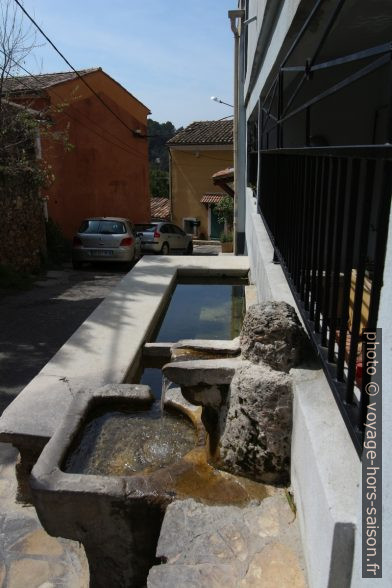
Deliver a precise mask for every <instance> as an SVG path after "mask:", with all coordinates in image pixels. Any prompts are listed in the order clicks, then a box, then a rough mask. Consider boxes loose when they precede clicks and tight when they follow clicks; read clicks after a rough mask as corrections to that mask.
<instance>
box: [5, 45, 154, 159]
mask: <svg viewBox="0 0 392 588" xmlns="http://www.w3.org/2000/svg"><path fill="white" fill-rule="evenodd" d="M0 51H1V52H2V53H3V55H5V53H4V51H3V50H2V49H1V48H0ZM11 60H12V61H13V63H14V64H15V65H16V66H17V67H20V69H22V70H23V71H24V72H26V73H27V74H28V75H29V76H30V77H32V78H33V79H34V80H36V81H38V82H39V84H41V87H42V88H43V89H45V88H46V86H45V85H44V84H43V83H42V81H41V80H40V79H39V77H38V76H35V75H34V74H32V73H31V72H29V71H28V70H27V69H26V68H25V67H23V65H21V64H20V63H18V62H17V61H15V59H12V58H11ZM8 75H9V76H10V77H11V78H13V79H14V80H18V82H19V83H20V84H21V85H22V86H24V87H25V88H26V89H27V90H30V91H31V87H30V86H28V85H27V84H25V83H24V82H23V81H22V79H21V78H20V77H17V76H14V75H12V74H8ZM51 91H52V92H53V94H55V95H56V96H57V97H58V98H60V99H61V100H64V97H63V96H61V95H60V94H58V93H57V92H56V91H55V90H53V88H52V89H51ZM69 107H70V108H73V106H72V104H70V105H69ZM62 114H65V115H66V116H68V117H69V118H70V119H71V120H74V121H76V122H77V123H78V124H80V125H82V126H84V127H85V128H86V129H87V130H88V131H90V132H91V133H94V134H95V135H97V136H98V137H100V138H101V139H103V140H104V141H107V142H108V143H110V144H111V145H114V146H115V147H117V148H118V149H122V150H123V151H125V152H127V153H129V155H133V156H135V157H139V158H141V159H144V158H143V156H142V155H141V154H140V153H138V152H137V151H134V150H132V148H131V147H130V146H129V145H127V143H125V142H124V141H123V140H122V139H120V138H119V137H117V136H116V135H114V134H113V133H111V132H110V131H108V130H106V129H104V128H103V127H101V126H100V125H97V124H96V123H95V122H94V121H93V120H91V119H90V118H89V117H88V116H86V115H85V114H81V113H79V112H78V114H79V115H80V114H81V116H84V117H85V118H86V119H87V120H88V121H89V122H91V123H92V124H93V125H95V126H96V127H97V128H98V129H101V130H102V131H103V132H104V133H108V134H109V135H111V136H112V137H114V138H115V139H116V141H120V143H123V144H124V145H125V146H126V148H124V147H122V146H121V145H118V144H117V143H113V141H111V140H110V139H108V138H107V137H105V136H103V135H101V134H100V133H98V132H97V131H96V130H94V129H92V128H90V127H88V126H87V125H86V124H85V123H83V121H81V120H80V119H78V118H76V117H75V116H72V115H71V114H70V113H69V112H67V111H65V110H64V111H63V112H62Z"/></svg>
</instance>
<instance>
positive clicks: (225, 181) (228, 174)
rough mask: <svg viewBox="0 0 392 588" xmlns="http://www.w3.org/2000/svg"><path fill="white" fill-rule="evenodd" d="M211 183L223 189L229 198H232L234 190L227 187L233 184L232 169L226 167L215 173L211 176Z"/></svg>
mask: <svg viewBox="0 0 392 588" xmlns="http://www.w3.org/2000/svg"><path fill="white" fill-rule="evenodd" d="M212 181H213V184H214V186H219V187H220V188H223V190H224V191H225V192H226V193H227V194H229V196H234V190H233V188H232V187H231V186H229V184H231V183H233V182H234V167H227V168H226V169H222V170H221V171H218V172H216V173H215V174H213V176H212Z"/></svg>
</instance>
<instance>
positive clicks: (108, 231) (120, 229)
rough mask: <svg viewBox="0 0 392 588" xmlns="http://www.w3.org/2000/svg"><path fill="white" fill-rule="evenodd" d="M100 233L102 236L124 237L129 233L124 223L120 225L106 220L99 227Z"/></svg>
mask: <svg viewBox="0 0 392 588" xmlns="http://www.w3.org/2000/svg"><path fill="white" fill-rule="evenodd" d="M99 232H100V233H101V234H102V235H122V234H124V233H126V232H127V231H126V228H125V225H124V223H120V222H118V221H109V220H104V221H101V224H100V226H99Z"/></svg>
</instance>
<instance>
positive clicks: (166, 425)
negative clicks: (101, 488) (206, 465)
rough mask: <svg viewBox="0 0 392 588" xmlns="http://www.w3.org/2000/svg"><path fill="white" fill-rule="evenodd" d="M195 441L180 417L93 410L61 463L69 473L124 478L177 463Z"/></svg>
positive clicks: (119, 409)
mask: <svg viewBox="0 0 392 588" xmlns="http://www.w3.org/2000/svg"><path fill="white" fill-rule="evenodd" d="M196 443H197V438H196V432H195V428H194V427H193V425H192V424H191V423H190V421H189V420H188V419H187V418H186V417H184V416H182V415H181V414H176V415H174V414H170V413H168V412H167V411H165V413H164V414H162V415H161V414H160V411H159V409H158V407H157V405H156V404H155V405H154V406H153V408H152V409H151V410H137V411H135V410H130V409H129V408H128V407H127V406H118V407H115V409H114V408H113V407H111V408H110V409H109V410H108V409H106V410H105V409H104V408H102V407H97V408H94V409H92V411H91V412H90V414H89V415H88V416H87V419H86V422H85V425H84V427H83V428H82V429H81V431H80V432H79V433H78V435H77V437H76V438H75V440H74V442H73V444H72V446H71V448H70V450H69V451H68V454H67V457H66V459H65V462H64V464H63V471H65V472H67V473H74V474H90V475H102V476H129V475H132V474H134V473H135V472H140V471H145V472H149V471H153V470H154V469H157V468H161V467H164V466H166V465H169V464H171V463H177V462H178V461H179V460H181V458H182V457H183V456H184V455H185V454H186V453H188V452H189V451H190V450H191V449H192V448H193V447H195V445H196Z"/></svg>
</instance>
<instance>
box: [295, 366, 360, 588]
mask: <svg viewBox="0 0 392 588" xmlns="http://www.w3.org/2000/svg"><path fill="white" fill-rule="evenodd" d="M317 368H318V366H317V365H313V366H309V368H308V369H293V370H291V372H290V375H291V376H292V377H293V393H294V418H293V435H292V446H291V447H292V449H291V483H292V487H293V490H294V497H295V501H296V505H297V512H298V518H299V523H300V529H301V535H302V541H303V546H304V552H305V557H306V564H307V571H308V578H309V581H310V585H311V586H314V587H317V588H319V587H320V588H321V587H327V586H328V587H332V586H339V587H341V588H346V587H347V588H348V587H349V586H350V581H351V574H352V565H353V553H354V541H355V533H356V511H357V496H358V489H359V482H360V471H361V470H360V461H359V458H358V456H357V454H356V451H355V449H354V446H353V443H352V441H351V439H350V436H349V434H348V432H347V430H346V427H345V426H344V424H343V420H342V417H341V415H340V412H339V409H338V407H337V405H336V402H335V399H334V397H333V395H332V392H331V390H330V388H329V385H328V382H327V380H326V378H325V376H324V373H323V371H322V370H320V369H317Z"/></svg>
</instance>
